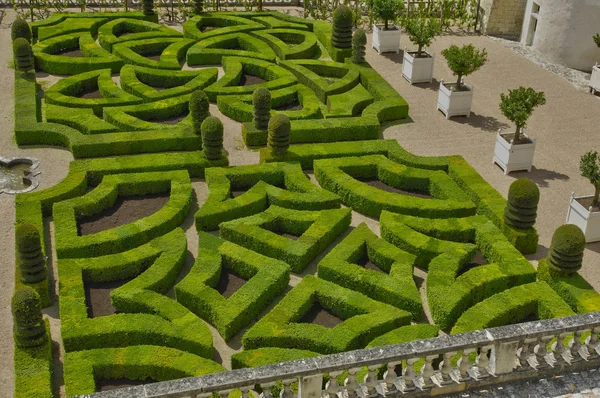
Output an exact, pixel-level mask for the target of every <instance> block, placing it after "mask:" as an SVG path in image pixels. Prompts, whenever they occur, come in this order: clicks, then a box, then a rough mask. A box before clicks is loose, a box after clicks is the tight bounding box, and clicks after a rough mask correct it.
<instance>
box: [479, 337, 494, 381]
mask: <svg viewBox="0 0 600 398" xmlns="http://www.w3.org/2000/svg"><path fill="white" fill-rule="evenodd" d="M491 349H492V346H489V345H488V346H485V347H481V348H480V350H479V355H478V356H477V361H476V363H477V379H483V378H486V377H488V376H489V375H490V373H489V372H488V370H487V367H488V364H489V363H490V359H489V358H488V353H489V352H490V350H491Z"/></svg>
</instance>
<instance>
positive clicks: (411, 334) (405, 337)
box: [365, 324, 440, 348]
mask: <svg viewBox="0 0 600 398" xmlns="http://www.w3.org/2000/svg"><path fill="white" fill-rule="evenodd" d="M439 331H440V328H439V326H437V325H428V324H416V325H408V326H402V327H399V328H398V329H395V330H392V331H391V332H388V333H386V334H384V335H383V336H379V337H377V338H376V339H374V340H373V341H371V342H370V343H369V345H367V346H366V347H365V348H374V347H383V346H386V345H391V344H402V343H409V342H411V341H414V340H423V339H431V338H433V337H437V336H438V333H439Z"/></svg>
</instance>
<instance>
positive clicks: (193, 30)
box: [183, 12, 264, 40]
mask: <svg viewBox="0 0 600 398" xmlns="http://www.w3.org/2000/svg"><path fill="white" fill-rule="evenodd" d="M203 28H204V29H206V28H214V29H213V30H206V31H204V32H203V31H202V29H203ZM257 29H264V26H263V25H261V24H260V23H258V22H255V21H252V20H250V19H247V18H242V17H239V16H235V15H232V13H218V12H216V13H203V14H202V15H196V16H195V17H192V18H190V19H188V20H187V21H185V22H184V23H183V35H184V36H185V37H188V38H190V39H194V40H205V39H208V38H212V37H215V36H222V35H228V34H235V33H242V32H249V31H253V30H257Z"/></svg>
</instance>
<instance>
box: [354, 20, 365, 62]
mask: <svg viewBox="0 0 600 398" xmlns="http://www.w3.org/2000/svg"><path fill="white" fill-rule="evenodd" d="M366 46H367V34H366V33H365V31H364V30H362V29H359V30H357V31H356V32H354V35H353V36H352V62H353V63H355V64H360V63H363V62H365V54H366V49H365V48H366Z"/></svg>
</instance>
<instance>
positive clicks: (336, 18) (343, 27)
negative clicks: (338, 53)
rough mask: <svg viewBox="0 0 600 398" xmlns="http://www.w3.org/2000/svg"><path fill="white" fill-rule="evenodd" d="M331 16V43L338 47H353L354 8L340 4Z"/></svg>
mask: <svg viewBox="0 0 600 398" xmlns="http://www.w3.org/2000/svg"><path fill="white" fill-rule="evenodd" d="M331 17H332V30H331V44H332V45H333V46H334V47H337V48H350V47H352V9H351V8H350V7H348V6H346V5H339V6H337V7H336V9H335V10H334V11H333V14H332V16H331Z"/></svg>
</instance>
